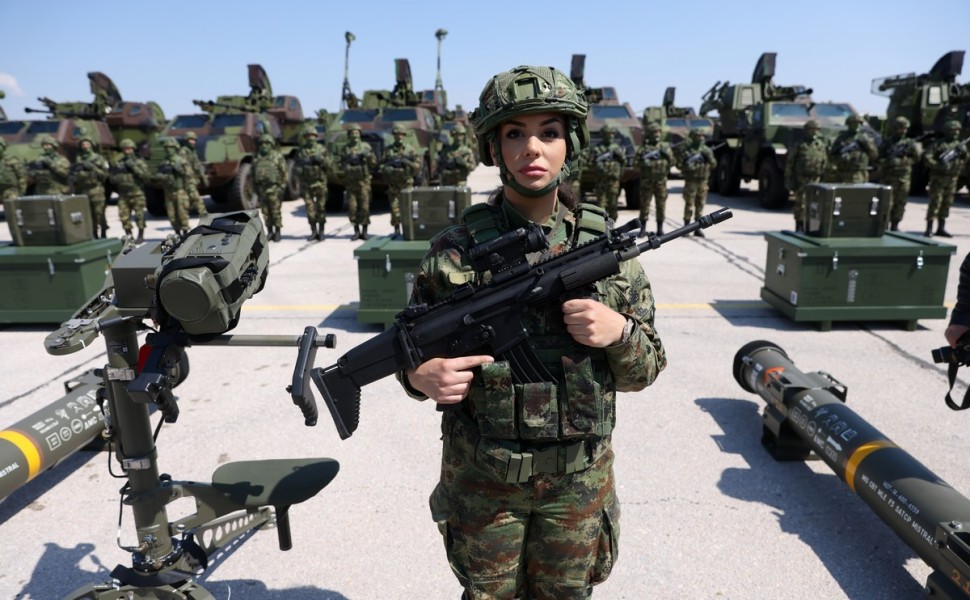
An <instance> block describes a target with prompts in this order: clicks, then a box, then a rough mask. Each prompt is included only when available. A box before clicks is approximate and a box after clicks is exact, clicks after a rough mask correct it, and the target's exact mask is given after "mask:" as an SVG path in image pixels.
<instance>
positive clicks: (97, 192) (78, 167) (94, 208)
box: [68, 136, 108, 238]
mask: <svg viewBox="0 0 970 600" xmlns="http://www.w3.org/2000/svg"><path fill="white" fill-rule="evenodd" d="M78 148H79V150H78V153H77V158H76V159H75V160H74V164H73V165H71V170H70V174H69V176H68V179H69V180H70V182H71V188H73V190H74V193H75V194H84V195H85V196H87V197H88V203H89V204H90V205H91V219H92V220H93V221H94V223H93V224H92V227H93V228H94V237H101V238H106V237H108V219H107V218H106V217H105V214H104V209H105V205H106V201H107V198H106V197H105V195H104V182H105V181H106V180H107V179H108V161H106V160H105V159H104V157H102V156H101V155H100V154H98V153H97V152H95V151H94V140H92V139H91V138H90V137H88V136H82V137H81V138H80V139H79V140H78ZM99 227H100V229H101V234H100V236H99V235H98V228H99Z"/></svg>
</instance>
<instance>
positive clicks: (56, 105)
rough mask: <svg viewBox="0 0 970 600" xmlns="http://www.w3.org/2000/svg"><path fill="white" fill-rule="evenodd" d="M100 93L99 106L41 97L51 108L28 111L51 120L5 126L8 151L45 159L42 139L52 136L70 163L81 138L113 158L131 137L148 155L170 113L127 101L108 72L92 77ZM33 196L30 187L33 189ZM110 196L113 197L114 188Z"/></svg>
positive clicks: (0, 133) (0, 132) (1, 133)
mask: <svg viewBox="0 0 970 600" xmlns="http://www.w3.org/2000/svg"><path fill="white" fill-rule="evenodd" d="M87 75H88V80H89V82H90V86H91V93H92V94H94V101H93V102H56V101H54V100H51V99H50V98H38V100H39V101H40V102H41V104H43V105H44V106H45V107H46V108H43V109H36V108H27V109H26V111H27V112H28V113H40V114H46V115H48V117H47V118H46V119H36V120H35V119H26V120H19V119H16V120H7V121H2V122H0V137H2V138H3V139H4V141H6V142H7V152H8V153H9V154H11V155H13V156H19V157H20V158H22V159H24V161H26V162H31V161H33V160H36V159H37V158H39V157H40V155H41V147H40V144H39V143H38V141H37V140H38V138H39V137H40V136H43V135H50V136H52V137H53V138H54V139H55V140H57V143H58V145H59V148H60V152H61V153H63V154H64V155H65V156H66V157H67V158H68V159H69V160H72V161H73V160H74V158H75V157H76V156H77V152H78V144H79V140H80V139H81V138H83V137H89V138H91V139H92V140H93V141H94V146H95V150H96V151H97V152H99V153H101V154H103V155H105V156H106V157H107V156H110V155H112V154H113V153H115V152H119V150H118V144H119V143H120V142H121V140H122V139H125V138H128V139H131V140H132V141H134V142H135V144H136V145H137V152H138V154H139V155H140V156H142V157H147V156H148V154H149V145H150V143H151V141H152V140H154V138H155V137H156V136H157V135H158V133H159V132H160V131H161V130H162V128H163V127H164V125H165V114H164V112H162V109H161V107H160V106H159V105H158V104H156V103H155V102H131V101H126V100H124V99H122V97H121V93H120V92H119V91H118V87H117V86H116V85H115V84H114V82H113V81H112V80H111V78H110V77H108V76H107V75H105V74H104V73H100V72H97V71H93V72H90V73H88V74H87ZM27 191H28V193H30V188H28V190H27ZM108 191H109V195H110V190H108Z"/></svg>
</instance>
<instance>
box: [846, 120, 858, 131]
mask: <svg viewBox="0 0 970 600" xmlns="http://www.w3.org/2000/svg"><path fill="white" fill-rule="evenodd" d="M848 128H849V132H850V133H855V132H857V131H859V123H858V122H857V121H852V122H850V123H849V125H848Z"/></svg>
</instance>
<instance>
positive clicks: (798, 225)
mask: <svg viewBox="0 0 970 600" xmlns="http://www.w3.org/2000/svg"><path fill="white" fill-rule="evenodd" d="M804 231H805V223H804V222H803V221H802V220H801V219H796V220H795V233H803V232H804Z"/></svg>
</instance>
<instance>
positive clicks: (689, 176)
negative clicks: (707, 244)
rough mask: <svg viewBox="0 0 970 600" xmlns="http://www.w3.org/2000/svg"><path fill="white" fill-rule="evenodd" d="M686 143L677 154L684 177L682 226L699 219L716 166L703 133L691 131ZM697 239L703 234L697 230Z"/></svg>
mask: <svg viewBox="0 0 970 600" xmlns="http://www.w3.org/2000/svg"><path fill="white" fill-rule="evenodd" d="M687 136H688V142H687V143H686V144H684V145H683V146H681V148H683V149H682V150H681V151H680V153H679V159H680V161H679V164H678V165H677V168H679V169H680V172H681V174H683V176H684V194H683V195H684V224H685V225H686V224H688V223H690V222H691V220H693V218H694V217H697V218H700V216H701V213H702V212H703V211H704V204H705V203H706V202H707V189H708V187H709V186H710V183H709V180H710V177H711V169H713V168H714V167H715V166H716V165H717V161H716V160H715V159H714V152H712V151H711V149H710V148H708V147H707V144H706V143H704V132H703V131H701V130H700V129H691V130H690V133H688V134H687ZM694 235H695V236H697V237H704V232H703V231H702V230H701V229H698V230H697V231H695V232H694Z"/></svg>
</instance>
